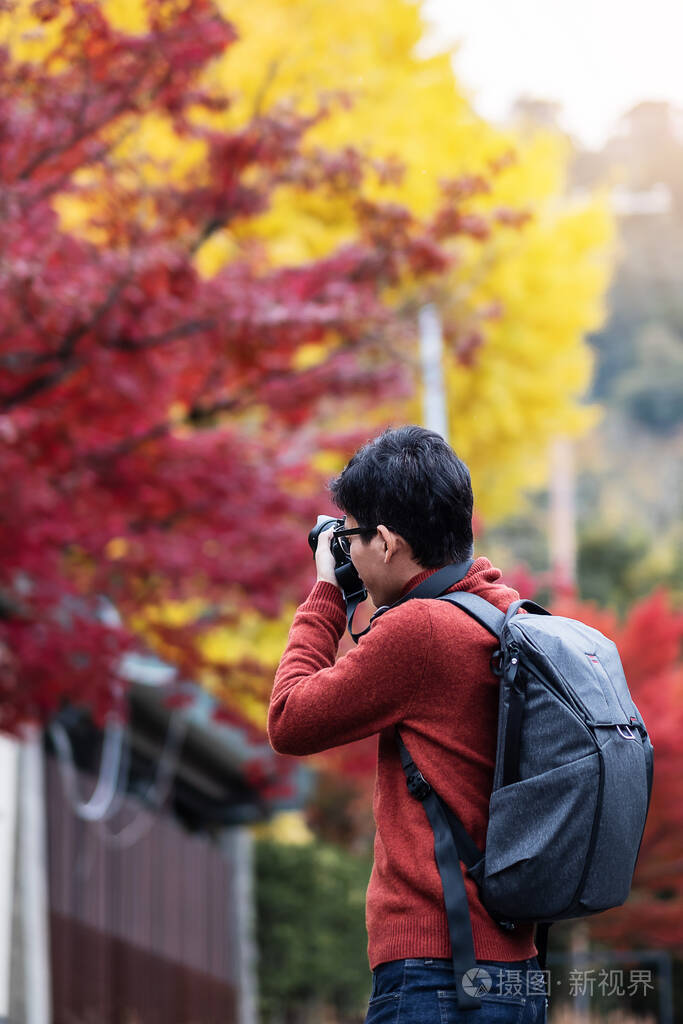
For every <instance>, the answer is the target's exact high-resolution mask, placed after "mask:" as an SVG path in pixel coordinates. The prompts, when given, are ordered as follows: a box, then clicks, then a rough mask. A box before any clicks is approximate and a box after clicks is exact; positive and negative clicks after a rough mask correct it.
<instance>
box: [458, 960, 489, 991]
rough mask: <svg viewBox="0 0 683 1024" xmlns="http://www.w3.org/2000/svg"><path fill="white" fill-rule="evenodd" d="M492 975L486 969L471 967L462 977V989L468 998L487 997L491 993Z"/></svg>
mask: <svg viewBox="0 0 683 1024" xmlns="http://www.w3.org/2000/svg"><path fill="white" fill-rule="evenodd" d="M492 984H493V981H492V978H491V975H490V974H489V972H488V971H487V970H486V969H485V968H484V967H471V968H470V969H469V971H465V973H464V974H463V976H462V987H463V989H464V990H465V992H466V993H467V995H468V996H474V997H475V998H476V997H478V996H485V995H486V993H487V992H490V991H491V985H492Z"/></svg>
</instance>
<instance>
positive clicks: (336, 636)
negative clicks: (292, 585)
mask: <svg viewBox="0 0 683 1024" xmlns="http://www.w3.org/2000/svg"><path fill="white" fill-rule="evenodd" d="M409 604H410V605H411V606H412V607H410V608H409V607H408V605H402V606H401V607H400V608H397V609H396V610H395V611H390V612H386V613H385V614H384V615H383V616H382V617H381V618H380V619H378V620H377V622H376V623H375V624H374V625H373V627H372V629H371V630H370V632H369V633H367V634H366V635H365V636H364V637H361V639H360V642H359V644H358V646H357V647H355V648H354V649H353V650H351V651H349V653H348V654H345V655H344V656H343V657H341V658H340V659H339V660H338V661H335V659H336V656H337V649H338V646H339V641H340V639H341V637H342V635H343V633H344V628H345V626H346V615H345V611H344V601H343V598H342V596H341V594H340V593H339V591H338V590H337V589H336V587H333V586H332V584H330V583H317V584H316V586H315V587H314V588H313V590H312V591H311V593H310V595H309V597H308V598H307V600H306V601H305V602H304V604H302V605H301V606H300V607H299V609H298V611H297V613H296V615H295V617H294V622H293V623H292V628H291V630H290V633H289V640H288V642H287V647H286V649H285V652H284V654H283V656H282V660H281V661H280V665H279V667H278V670H277V672H276V675H275V683H274V686H273V692H272V694H271V698H270V708H269V710H268V738H269V739H270V742H271V745H272V746H273V748H274V749H275V750H277V751H278V752H279V753H281V754H314V753H317V752H318V751H320V750H327V749H328V748H330V747H337V746H341V745H342V744H344V743H351V742H352V741H353V740H358V739H362V738H363V737H365V736H371V735H372V734H373V733H376V732H379V731H380V730H381V729H384V728H386V727H388V726H391V725H394V724H395V723H397V722H400V721H401V720H402V719H403V718H404V717H406V715H407V713H408V711H409V709H410V706H411V703H412V701H413V697H414V694H415V693H416V691H417V690H418V689H419V687H420V683H421V680H422V677H423V675H424V672H425V665H426V663H427V657H428V651H429V638H430V635H431V621H430V617H429V613H428V610H427V607H426V602H422V601H411V602H409Z"/></svg>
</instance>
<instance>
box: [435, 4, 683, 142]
mask: <svg viewBox="0 0 683 1024" xmlns="http://www.w3.org/2000/svg"><path fill="white" fill-rule="evenodd" d="M423 10H424V12H425V14H426V16H427V18H428V19H429V20H430V21H431V22H432V24H433V25H434V41H435V42H436V43H437V44H438V43H441V44H444V43H452V42H457V43H459V44H460V46H459V51H458V54H457V56H456V63H455V67H456V71H457V73H458V77H459V79H460V82H461V83H462V85H463V86H465V87H466V88H467V89H468V90H469V92H470V94H471V96H472V98H473V101H474V106H475V108H476V109H477V110H478V111H479V113H481V114H482V115H483V116H485V117H486V118H488V119H490V120H503V119H504V118H505V115H506V114H507V112H508V110H509V108H510V105H511V103H512V101H513V100H514V99H515V98H516V97H517V96H519V95H520V94H525V95H531V96H533V97H534V98H535V99H550V100H558V101H559V102H560V103H561V104H562V107H563V111H564V116H563V119H562V124H563V127H565V128H566V129H567V130H569V131H570V132H571V133H572V134H574V135H576V136H577V137H578V138H579V139H580V140H581V141H582V142H584V143H585V144H587V145H589V146H590V145H594V146H599V145H600V144H601V143H602V142H603V141H604V140H605V138H606V137H607V135H608V134H609V133H610V130H611V129H612V128H613V127H614V125H615V123H616V121H617V120H618V118H619V117H620V115H621V114H623V113H625V112H626V110H628V109H629V108H630V107H632V106H634V105H635V104H636V103H637V102H639V101H640V100H660V99H666V100H670V101H672V102H674V103H677V104H679V105H681V106H683V57H682V54H683V0H647V2H646V3H643V2H642V0H641V2H635V0H631V2H630V3H629V0H467V2H466V0H425V3H424V8H423Z"/></svg>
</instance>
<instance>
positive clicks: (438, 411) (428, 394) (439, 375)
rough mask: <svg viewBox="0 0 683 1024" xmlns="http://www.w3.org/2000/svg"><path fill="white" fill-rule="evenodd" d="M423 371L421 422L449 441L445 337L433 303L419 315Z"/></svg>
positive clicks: (425, 307) (424, 307)
mask: <svg viewBox="0 0 683 1024" xmlns="http://www.w3.org/2000/svg"><path fill="white" fill-rule="evenodd" d="M418 326H419V330H420V365H421V368H422V421H423V423H424V425H425V427H427V429H428V430H434V431H435V432H436V433H437V434H441V436H442V437H443V438H444V439H445V440H446V441H447V440H448V411H447V408H446V389H445V386H444V374H443V336H442V334H441V320H440V318H439V313H438V310H437V308H436V306H435V305H434V304H433V303H432V302H430V303H428V305H426V306H423V307H422V309H421V310H420V312H419V313H418Z"/></svg>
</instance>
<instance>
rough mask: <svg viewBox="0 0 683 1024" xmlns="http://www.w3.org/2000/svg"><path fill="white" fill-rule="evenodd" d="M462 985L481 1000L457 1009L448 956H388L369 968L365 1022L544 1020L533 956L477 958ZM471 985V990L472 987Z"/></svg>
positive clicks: (534, 1023) (520, 1023)
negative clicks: (476, 1006)
mask: <svg viewBox="0 0 683 1024" xmlns="http://www.w3.org/2000/svg"><path fill="white" fill-rule="evenodd" d="M477 968H478V971H477V974H472V972H468V974H466V975H465V979H464V981H463V985H469V989H468V990H469V991H470V994H472V995H477V996H478V997H479V999H480V1000H481V1006H480V1008H479V1009H478V1010H461V1009H459V1007H458V999H457V995H456V991H455V979H454V977H453V964H452V963H451V961H450V960H426V959H424V960H423V959H414V960H413V959H411V960H391V961H389V962H388V963H385V964H379V966H378V967H376V968H375V970H374V971H373V972H372V994H371V996H370V1005H369V1007H368V1013H367V1017H366V1018H365V1024H545V1020H546V1007H547V1003H546V997H545V991H544V984H543V975H542V972H541V970H540V968H539V965H538V960H537V959H536V957H534V958H533V959H531V960H515V961H512V962H510V963H504V962H502V961H500V960H496V961H492V960H479V961H477ZM473 989H474V991H473Z"/></svg>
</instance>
